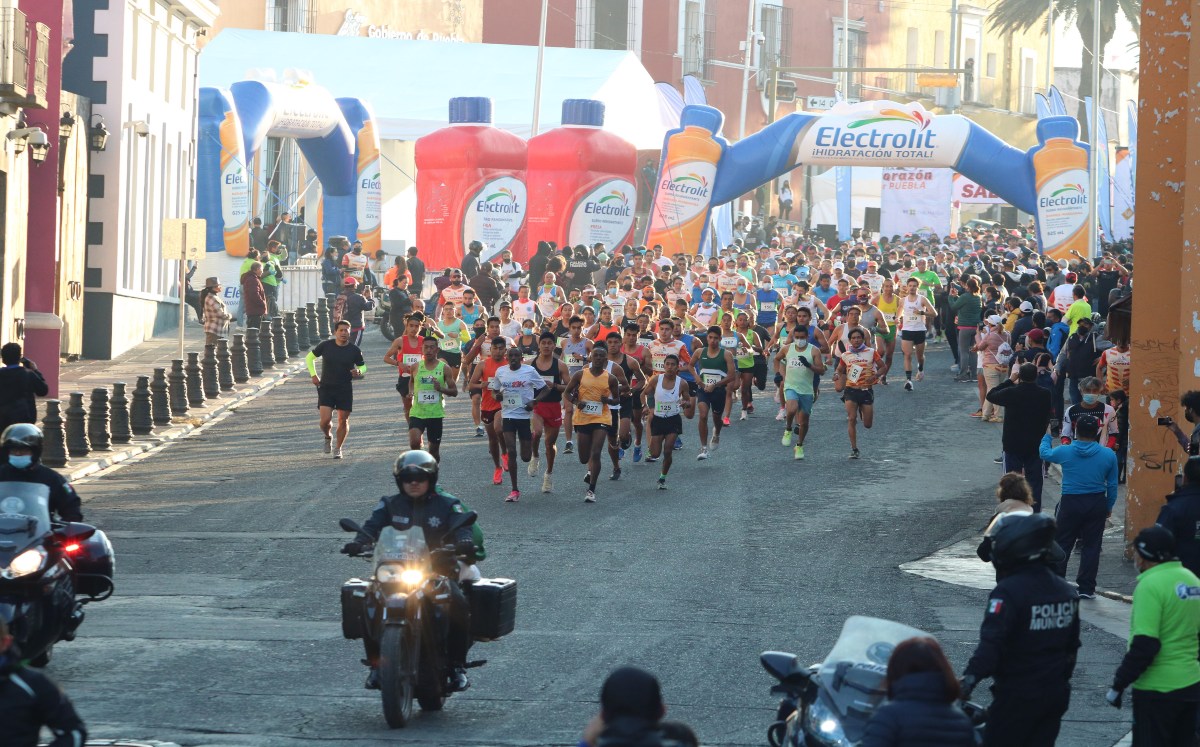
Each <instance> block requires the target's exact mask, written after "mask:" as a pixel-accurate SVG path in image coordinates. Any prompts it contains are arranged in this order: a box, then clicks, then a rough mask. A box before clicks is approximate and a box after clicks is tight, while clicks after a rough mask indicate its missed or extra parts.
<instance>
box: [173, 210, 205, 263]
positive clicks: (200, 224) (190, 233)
mask: <svg viewBox="0 0 1200 747" xmlns="http://www.w3.org/2000/svg"><path fill="white" fill-rule="evenodd" d="M207 225H208V223H207V221H205V220H204V219H203V218H163V222H162V256H163V259H194V260H199V259H204V245H205V241H206V239H205V231H206V230H207ZM184 226H186V227H187V246H186V247H185V246H184V243H183V235H184Z"/></svg>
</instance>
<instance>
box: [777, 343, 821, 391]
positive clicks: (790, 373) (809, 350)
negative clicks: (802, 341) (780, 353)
mask: <svg viewBox="0 0 1200 747" xmlns="http://www.w3.org/2000/svg"><path fill="white" fill-rule="evenodd" d="M814 350H816V348H815V347H813V345H812V343H809V344H808V345H805V346H804V350H803V351H800V350H797V349H796V344H795V343H789V344H788V349H787V353H786V354H785V355H784V362H785V363H786V364H787V365H786V366H785V368H784V375H783V388H784V389H791V390H792V391H794V392H796V393H797V394H807V395H809V396H812V394H813V371H812V369H811V368H807V367H805V365H804V364H803V363H801V362H800V359H801V358H804V359H805V360H807V361H808V362H809V364H810V365H811V364H812V361H813V354H814V353H813V351H814Z"/></svg>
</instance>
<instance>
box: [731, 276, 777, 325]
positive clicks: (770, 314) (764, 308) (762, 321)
mask: <svg viewBox="0 0 1200 747" xmlns="http://www.w3.org/2000/svg"><path fill="white" fill-rule="evenodd" d="M754 301H755V302H756V303H757V305H758V316H757V317H756V319H755V322H756V323H757V324H759V325H761V326H763V327H766V328H767V329H770V328H772V327H774V326H775V322H777V321H779V309H780V307H781V306H782V305H783V296H782V295H781V294H780V293H779V291H777V290H775V286H774V284H772V282H771V279H770V278H766V277H764V278H763V279H762V280H760V281H759V283H758V290H756V291H754ZM736 303H737V298H736V297H735V298H734V304H735V305H736Z"/></svg>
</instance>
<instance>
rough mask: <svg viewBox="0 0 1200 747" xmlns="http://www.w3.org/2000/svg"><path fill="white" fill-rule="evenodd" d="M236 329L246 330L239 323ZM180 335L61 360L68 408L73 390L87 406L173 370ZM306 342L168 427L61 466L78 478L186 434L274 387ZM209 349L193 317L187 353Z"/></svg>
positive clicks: (42, 409)
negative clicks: (119, 387)
mask: <svg viewBox="0 0 1200 747" xmlns="http://www.w3.org/2000/svg"><path fill="white" fill-rule="evenodd" d="M236 331H241V330H240V328H239V329H238V330H236ZM234 332H235V330H232V329H231V331H230V333H229V340H230V342H232V340H233V334H234ZM178 346H179V336H178V331H177V330H172V332H171V333H170V334H167V335H160V336H158V337H155V338H154V339H152V340H147V341H146V342H144V343H142V344H141V345H138V346H136V347H134V348H133V349H132V350H129V351H128V352H126V353H124V354H122V355H120V356H118V357H117V358H114V359H112V360H78V361H73V362H69V363H63V364H62V370H61V373H60V375H59V395H60V398H61V401H62V408H63V410H65V409H66V406H67V401H68V400H69V398H70V393H71V392H83V394H84V405H85V407H86V406H87V405H88V401H89V398H90V396H91V392H92V390H93V389H95V388H98V387H109V388H110V389H111V387H112V384H113V382H118V381H123V382H125V384H126V396H127V397H130V396H131V395H132V392H133V388H134V386H135V385H136V384H137V378H138V376H151V377H152V376H153V374H154V369H155V368H166V369H167V371H168V372H170V368H171V361H172V360H173V359H174V358H176V357H177V356H178V354H179V348H178ZM307 350H308V348H307V345H306V344H303V343H302V344H301V350H300V355H299V356H297V357H292V358H289V359H288V360H287V361H286V362H284V363H276V364H275V366H274V367H273V368H271V369H267V370H265V371H263V373H262V375H261V376H257V377H255V376H252V377H250V380H249V381H247V382H245V383H242V384H239V383H237V382H234V388H233V390H231V391H222V392H221V396H220V397H218V398H217V399H215V400H213V399H210V400H207V401H206V402H205V404H204V405H203V406H201V407H195V406H191V407H189V409H188V414H187V415H186V416H183V417H174V418H172V419H171V421H172V422H171V425H169V426H161V425H160V426H155V429H154V434H153V435H152V436H134V437H133V441H132V442H130V443H128V444H112V446H111V448H110V449H107V450H104V451H97V450H92V451H91V452H90V453H89V454H88V455H87V456H86V457H71V459H70V461H69V462H68V463H67V466H66V467H63V468H61V469H59V472H61V473H62V474H63V475H65V476H66V477H67V478H68V479H70V480H78V479H79V478H81V477H84V476H86V475H90V474H93V473H95V472H98V471H100V470H102V469H106V468H108V467H111V466H112V465H114V464H117V463H119V462H123V461H125V460H127V459H130V458H132V457H135V456H138V455H141V454H143V453H146V452H150V451H157V450H160V449H162V448H165V447H166V446H168V445H170V444H171V443H173V442H175V441H178V440H179V439H181V438H185V437H187V436H189V435H190V434H192V433H194V432H195V431H196V430H197V429H199V428H202V427H203V426H204V425H205V424H207V423H209V422H211V421H213V419H214V418H218V417H219V416H222V415H224V414H226V413H228V412H230V411H231V410H233V409H236V408H237V407H238V406H239V405H241V404H242V403H244V402H247V401H249V400H251V399H254V398H256V397H258V396H260V395H262V394H265V393H266V392H268V391H270V390H271V389H273V388H274V387H275V386H276V385H278V384H279V383H280V382H282V381H284V380H285V379H287V378H288V377H289V376H291V375H292V374H295V373H296V372H298V371H300V370H301V369H302V368H303V367H304V355H305V354H306V353H307ZM203 351H204V330H203V328H202V327H201V326H200V325H198V324H195V323H194V322H189V324H188V325H187V327H186V328H185V330H184V353H185V356H184V358H185V360H186V353H188V352H200V353H203ZM38 411H39V421H40V418H42V417H45V414H46V405H45V400H39V401H38Z"/></svg>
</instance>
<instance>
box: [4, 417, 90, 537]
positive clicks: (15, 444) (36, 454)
mask: <svg viewBox="0 0 1200 747" xmlns="http://www.w3.org/2000/svg"><path fill="white" fill-rule="evenodd" d="M42 441H43V439H42V430H41V429H40V428H38V427H37V426H36V425H33V424H32V423H14V424H13V425H10V426H8V427H7V428H5V429H4V433H3V434H0V483H3V482H25V483H38V484H41V485H45V486H46V487H48V488H49V489H50V514H51V516H53V517H56V518H57V519H59V520H61V521H83V512H82V510H80V503H79V495H78V494H77V493H76V492H75V489H74V488H72V487H71V484H70V483H69V482H67V479H66V478H65V477H63V476H62V475H60V474H58V473H57V472H55V471H54V470H52V469H50V468H49V467H47V466H46V465H44V464H42V463H41V460H42Z"/></svg>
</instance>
